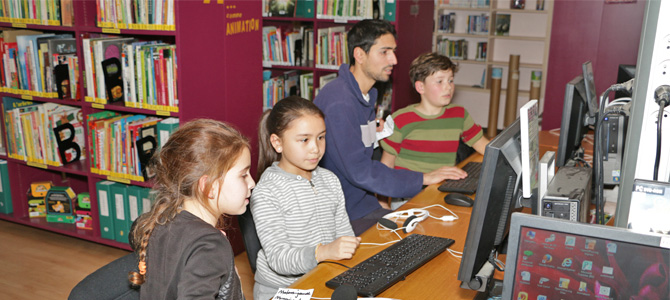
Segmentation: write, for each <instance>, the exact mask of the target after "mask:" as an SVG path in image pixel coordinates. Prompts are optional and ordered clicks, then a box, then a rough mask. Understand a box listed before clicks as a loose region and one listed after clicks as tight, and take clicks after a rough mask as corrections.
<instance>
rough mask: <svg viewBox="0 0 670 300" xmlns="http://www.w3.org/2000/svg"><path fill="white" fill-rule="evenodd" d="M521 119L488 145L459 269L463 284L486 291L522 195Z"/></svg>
mask: <svg viewBox="0 0 670 300" xmlns="http://www.w3.org/2000/svg"><path fill="white" fill-rule="evenodd" d="M520 127H521V126H520V121H519V119H517V120H516V121H515V122H514V123H512V124H511V125H510V126H508V127H507V128H505V130H503V131H502V133H500V134H499V135H498V136H496V137H495V138H494V139H493V140H492V141H491V142H490V143H489V144H488V145H487V146H486V151H485V153H484V160H483V164H482V169H481V172H480V177H479V183H478V186H477V194H476V196H475V204H474V206H473V208H472V215H471V217H470V225H469V227H468V233H467V236H466V239H465V247H464V249H463V256H462V258H461V265H460V268H459V270H458V280H460V281H461V287H462V288H465V289H471V290H479V291H485V290H486V288H487V286H488V282H489V279H490V278H492V277H491V276H492V273H493V268H492V267H493V265H492V264H489V263H488V262H489V261H492V257H494V256H495V254H496V253H498V252H500V251H501V250H502V248H503V247H504V246H503V241H504V240H505V237H506V235H507V230H508V228H509V218H510V215H511V214H512V212H513V211H514V210H516V209H518V208H520V204H519V203H520V199H521V174H522V171H521V142H520V138H521V129H520Z"/></svg>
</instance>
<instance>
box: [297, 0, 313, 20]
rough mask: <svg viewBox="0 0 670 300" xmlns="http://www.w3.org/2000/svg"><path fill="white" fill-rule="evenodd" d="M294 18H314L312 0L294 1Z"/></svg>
mask: <svg viewBox="0 0 670 300" xmlns="http://www.w3.org/2000/svg"><path fill="white" fill-rule="evenodd" d="M295 17H296V18H314V0H296V4H295Z"/></svg>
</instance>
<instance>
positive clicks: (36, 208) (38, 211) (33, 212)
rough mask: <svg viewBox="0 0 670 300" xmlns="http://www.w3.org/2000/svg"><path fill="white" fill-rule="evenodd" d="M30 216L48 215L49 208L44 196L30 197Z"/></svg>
mask: <svg viewBox="0 0 670 300" xmlns="http://www.w3.org/2000/svg"><path fill="white" fill-rule="evenodd" d="M28 216H29V217H31V218H39V217H46V216H47V208H46V206H45V205H44V198H28Z"/></svg>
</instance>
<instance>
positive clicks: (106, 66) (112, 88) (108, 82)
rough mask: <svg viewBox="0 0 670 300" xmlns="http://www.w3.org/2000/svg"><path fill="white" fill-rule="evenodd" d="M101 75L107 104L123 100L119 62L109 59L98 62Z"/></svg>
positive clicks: (115, 59)
mask: <svg viewBox="0 0 670 300" xmlns="http://www.w3.org/2000/svg"><path fill="white" fill-rule="evenodd" d="M100 64H102V73H103V76H104V77H105V78H104V79H105V80H104V81H105V90H106V92H107V93H106V96H107V101H108V102H116V101H121V100H123V99H124V93H123V74H122V65H121V61H120V60H119V59H118V58H116V57H111V58H108V59H105V60H103V61H102V62H100Z"/></svg>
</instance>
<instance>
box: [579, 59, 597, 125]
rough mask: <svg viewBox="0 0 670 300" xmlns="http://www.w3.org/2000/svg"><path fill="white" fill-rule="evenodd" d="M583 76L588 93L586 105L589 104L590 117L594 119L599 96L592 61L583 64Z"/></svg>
mask: <svg viewBox="0 0 670 300" xmlns="http://www.w3.org/2000/svg"><path fill="white" fill-rule="evenodd" d="M582 76H583V77H584V88H585V91H586V93H585V94H586V103H588V109H589V116H591V117H594V116H595V115H596V112H597V111H598V94H597V93H596V82H595V79H593V66H592V65H591V61H587V62H585V63H583V64H582ZM594 121H595V120H594Z"/></svg>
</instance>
